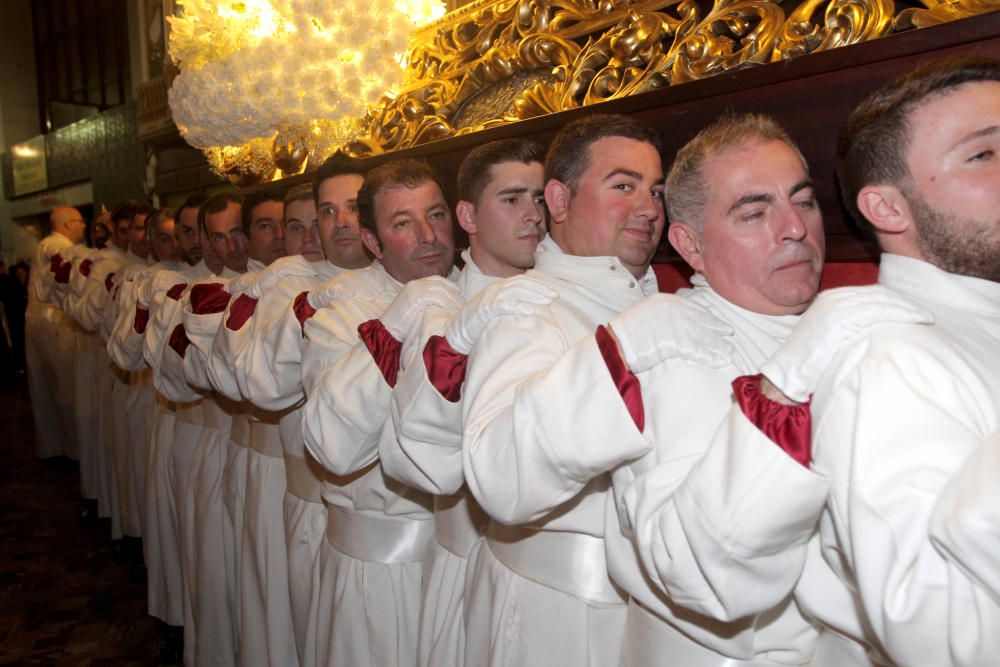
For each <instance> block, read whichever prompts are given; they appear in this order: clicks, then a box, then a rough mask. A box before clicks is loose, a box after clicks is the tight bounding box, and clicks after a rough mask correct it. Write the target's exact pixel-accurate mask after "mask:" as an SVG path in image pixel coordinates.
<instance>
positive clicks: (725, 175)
mask: <svg viewBox="0 0 1000 667" xmlns="http://www.w3.org/2000/svg"><path fill="white" fill-rule="evenodd" d="M702 182H703V183H704V184H705V191H706V202H705V207H704V213H703V218H704V220H703V223H702V225H703V228H702V229H701V230H700V232H699V231H698V230H697V229H695V228H694V227H691V226H689V225H684V224H682V225H678V226H677V229H676V230H675V229H674V227H673V226H672V227H671V230H670V241H671V244H673V245H674V247H676V248H677V249H678V251H680V252H681V254H682V255H683V256H684V258H685V260H687V261H688V263H689V264H691V266H692V268H694V269H695V270H697V271H700V272H701V273H703V274H704V276H705V278H706V279H707V280H708V283H709V285H711V286H712V288H713V289H714V290H715V291H716V292H718V293H719V294H720V295H722V296H723V297H724V298H726V299H727V300H728V301H730V302H732V303H734V304H736V305H737V306H740V307H742V308H745V309H747V310H751V311H753V312H756V313H763V314H765V315H790V314H795V313H800V312H802V311H803V310H805V309H806V308H807V307H808V305H809V303H810V302H811V301H812V300H813V297H815V296H816V291H817V290H818V289H819V280H820V276H821V274H822V271H823V254H824V248H825V245H824V243H825V242H824V237H823V216H822V214H821V213H820V210H819V206H818V205H817V203H816V198H815V195H814V193H813V188H812V181H810V180H809V174H808V172H807V171H806V166H805V165H804V164H803V162H802V159H801V158H800V157H799V155H798V153H797V152H796V151H795V150H793V149H792V148H791V147H790V146H788V145H787V144H785V143H784V142H781V141H765V142H760V141H757V142H753V143H750V144H747V145H744V146H740V147H735V148H730V149H729V150H726V151H724V152H722V153H717V154H715V155H711V156H709V157H708V158H706V159H705V161H704V163H703V165H702ZM682 232H683V234H682ZM684 234H687V235H688V238H690V239H691V246H690V247H688V248H687V251H686V250H685V248H684V238H682V237H683V236H684Z"/></svg>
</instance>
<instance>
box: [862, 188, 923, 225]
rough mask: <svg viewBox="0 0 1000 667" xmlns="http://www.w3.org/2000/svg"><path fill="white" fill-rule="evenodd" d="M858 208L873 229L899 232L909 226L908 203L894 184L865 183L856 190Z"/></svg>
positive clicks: (911, 222)
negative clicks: (859, 189) (858, 190)
mask: <svg viewBox="0 0 1000 667" xmlns="http://www.w3.org/2000/svg"><path fill="white" fill-rule="evenodd" d="M858 210H859V211H861V215H863V216H865V218H866V219H867V220H868V222H870V223H871V224H872V226H873V227H875V229H877V230H878V231H880V232H884V233H886V234H901V233H903V232H905V231H906V230H907V229H909V228H910V227H911V225H912V224H913V217H912V214H911V213H910V203H909V202H908V201H906V197H905V196H904V195H903V193H902V192H901V191H900V189H899V188H897V187H896V186H894V185H867V186H865V187H863V188H861V191H860V192H858Z"/></svg>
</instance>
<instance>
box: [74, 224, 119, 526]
mask: <svg viewBox="0 0 1000 667" xmlns="http://www.w3.org/2000/svg"><path fill="white" fill-rule="evenodd" d="M131 223H132V216H131V213H130V211H129V210H128V207H125V208H123V207H122V206H121V205H119V206H116V207H115V208H114V210H113V211H112V213H111V230H112V236H111V242H110V243H109V244H108V246H107V247H106V248H105V249H104V250H101V251H100V252H98V253H97V255H96V256H95V257H94V258H93V260H92V261H91V262H89V263H88V262H87V261H86V260H85V261H83V262H81V264H80V267H79V273H80V275H81V276H83V277H84V278H85V279H86V280H85V283H84V284H83V286H82V288H81V293H80V295H79V297H78V298H77V299H76V301H75V303H74V304H73V306H72V308H71V316H72V317H73V319H74V320H75V321H76V323H77V324H78V325H79V326H80V327H81V329H83V330H84V331H85V332H88V333H89V334H90V335H91V336H93V338H94V349H95V351H94V355H95V364H96V371H95V379H96V383H97V386H96V389H95V391H94V393H95V400H96V404H97V407H98V413H97V423H98V430H97V434H96V436H95V437H96V440H97V443H98V449H97V452H96V455H97V466H98V496H97V513H98V516H100V517H105V518H110V519H111V537H112V539H121V536H122V532H121V517H120V516H119V514H118V493H117V487H116V484H115V475H114V467H113V466H114V461H113V459H112V456H111V447H112V442H111V441H112V438H113V437H114V429H115V426H114V425H115V419H116V418H117V415H116V414H115V413H114V406H113V403H112V400H111V388H112V385H113V383H114V374H113V371H112V366H111V360H110V358H109V357H108V353H107V349H106V347H105V343H104V340H103V338H102V334H101V326H102V323H103V320H104V312H105V309H106V308H107V305H108V302H109V301H110V298H111V292H112V289H113V287H114V274H115V273H116V272H117V271H118V270H119V269H120V268H121V266H122V265H123V264H124V262H125V261H126V259H127V254H126V253H127V251H128V240H129V227H130V226H131ZM121 418H122V419H124V416H121Z"/></svg>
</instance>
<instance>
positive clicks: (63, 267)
mask: <svg viewBox="0 0 1000 667" xmlns="http://www.w3.org/2000/svg"><path fill="white" fill-rule="evenodd" d="M72 270H73V264H72V262H63V263H62V264H60V265H59V268H58V269H56V282H57V283H61V284H66V283H68V282H69V273H70V271H72Z"/></svg>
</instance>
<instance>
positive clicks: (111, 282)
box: [104, 273, 115, 292]
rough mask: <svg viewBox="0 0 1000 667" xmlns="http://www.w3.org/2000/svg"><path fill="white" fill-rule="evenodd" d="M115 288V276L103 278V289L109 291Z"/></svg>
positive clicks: (111, 274)
mask: <svg viewBox="0 0 1000 667" xmlns="http://www.w3.org/2000/svg"><path fill="white" fill-rule="evenodd" d="M114 286H115V274H113V273H109V274H108V275H106V276H104V289H106V290H108V291H109V292H110V291H111V288H112V287H114Z"/></svg>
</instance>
